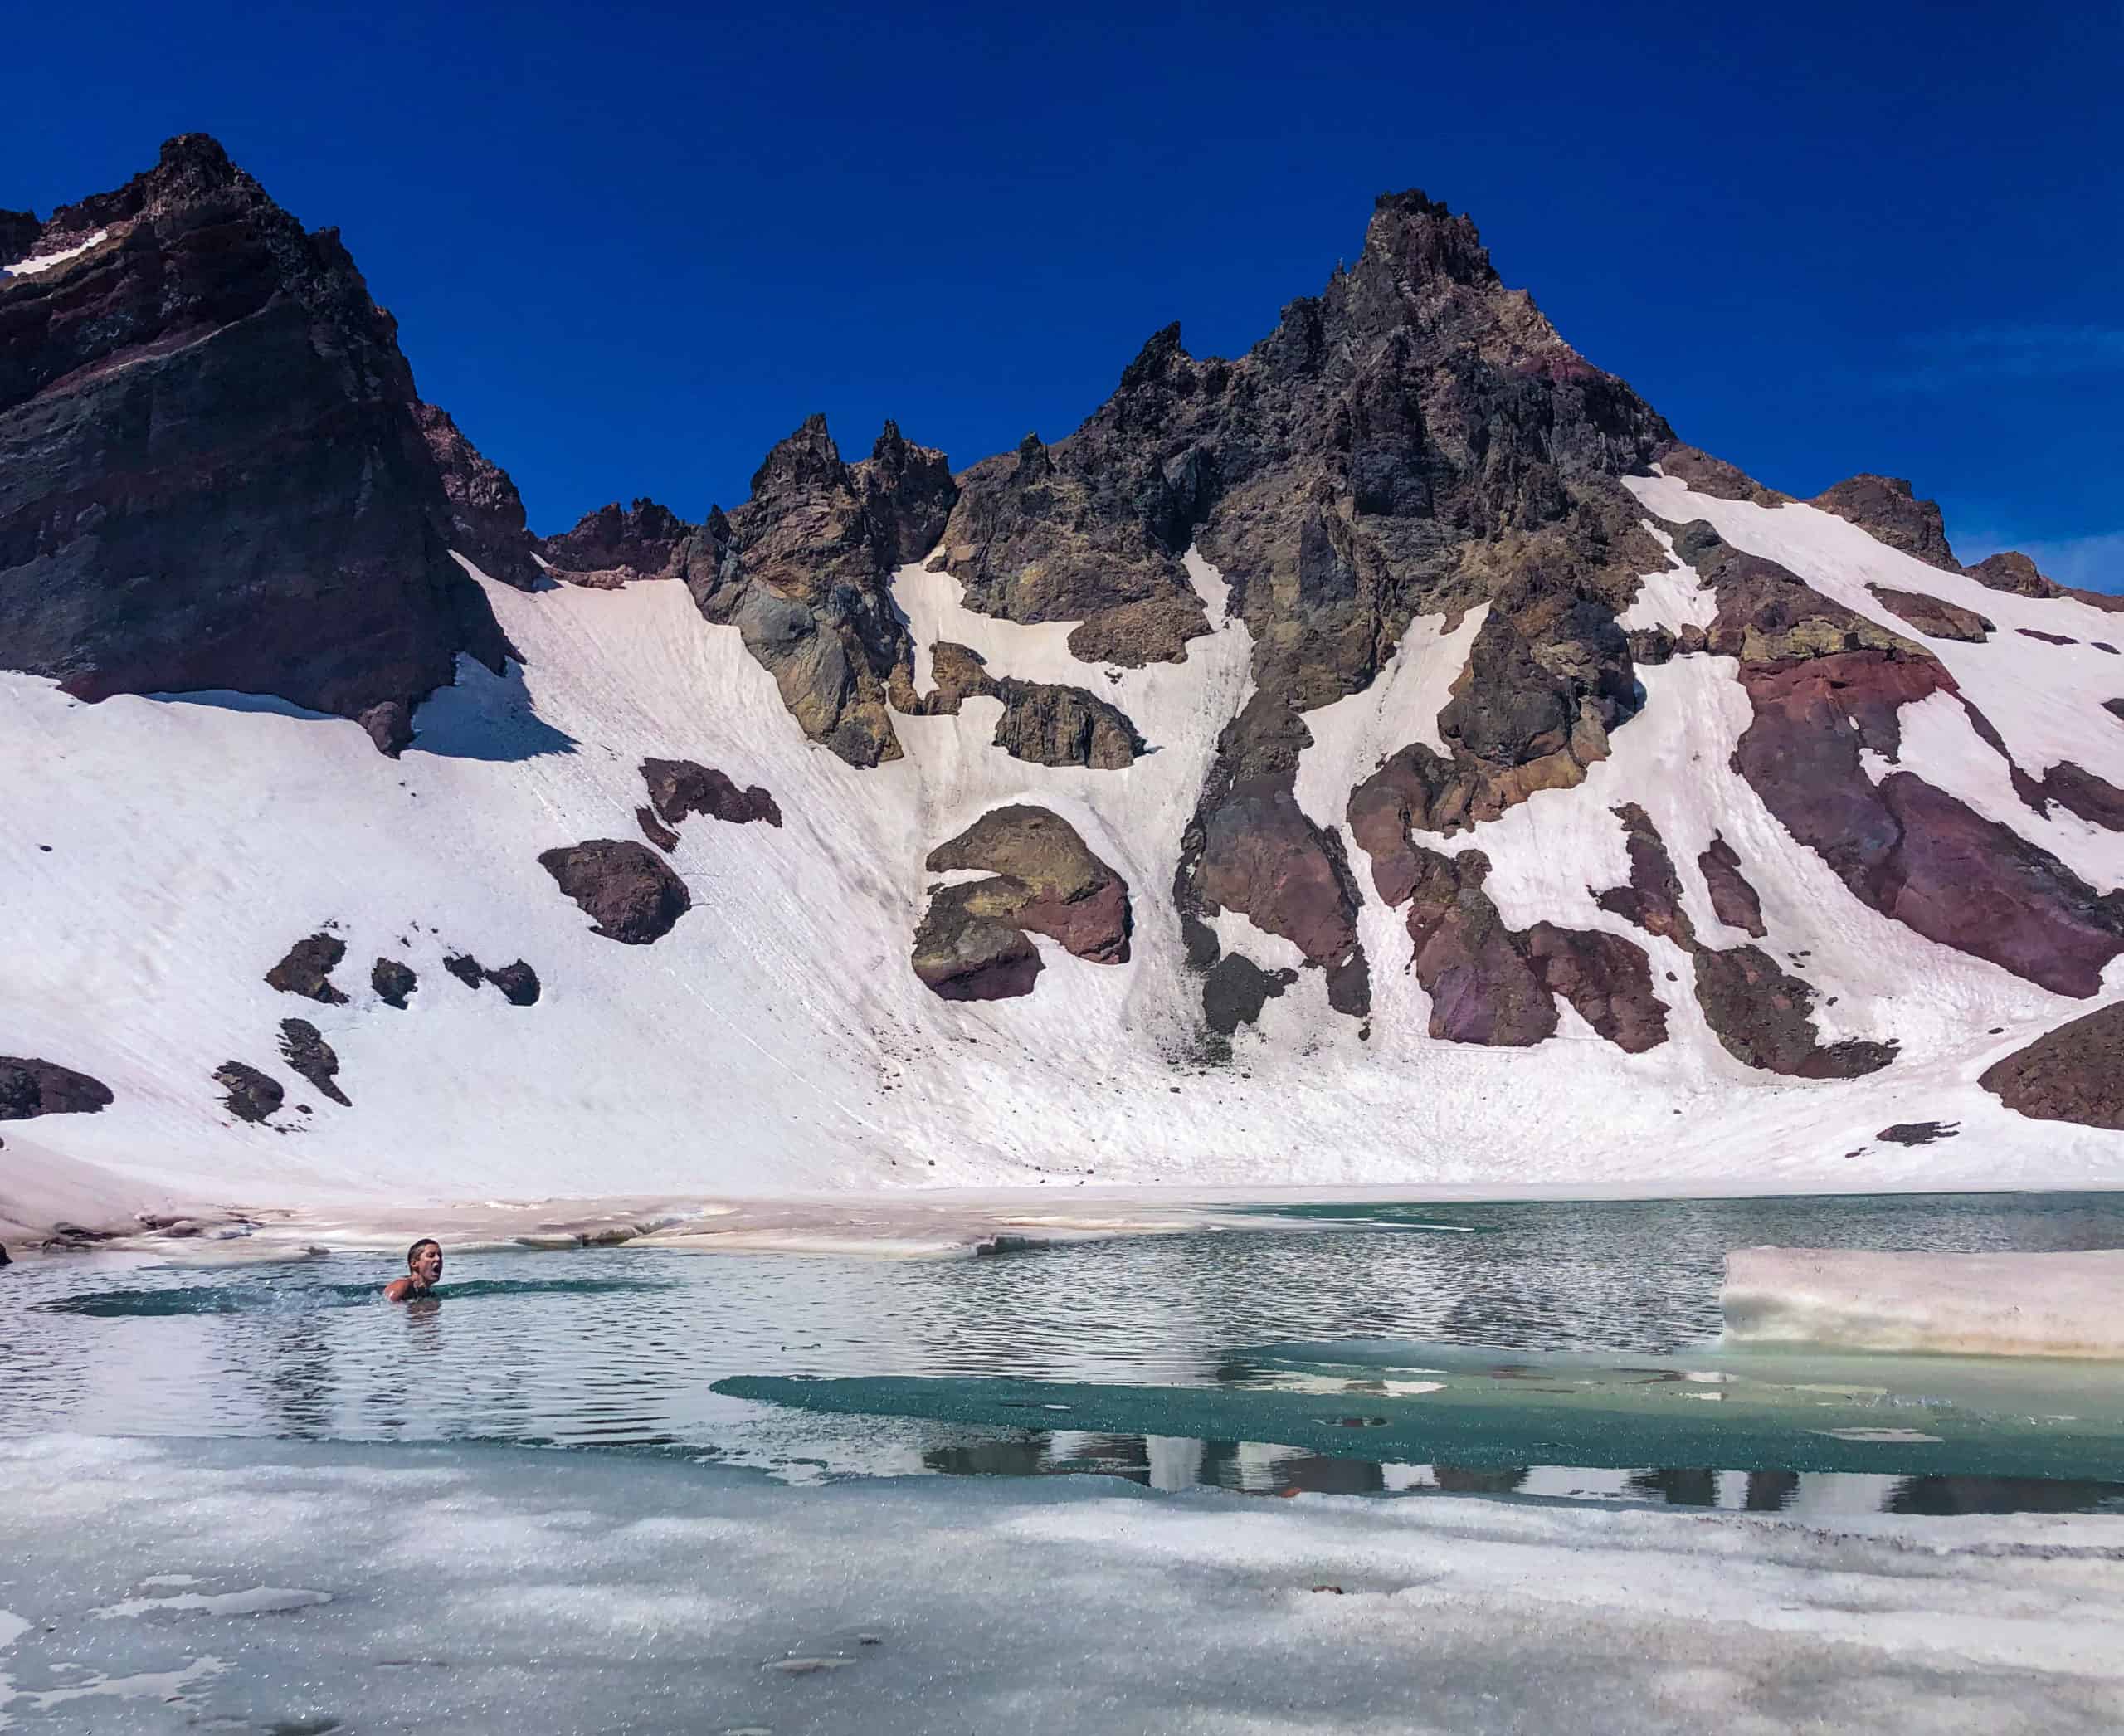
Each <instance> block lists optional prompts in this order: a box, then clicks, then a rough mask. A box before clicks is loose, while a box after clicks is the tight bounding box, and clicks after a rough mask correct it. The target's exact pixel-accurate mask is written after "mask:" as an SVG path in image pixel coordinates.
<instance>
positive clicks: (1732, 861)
mask: <svg viewBox="0 0 2124 1736" xmlns="http://www.w3.org/2000/svg"><path fill="white" fill-rule="evenodd" d="M1696 866H1697V868H1698V871H1699V872H1700V873H1702V875H1703V879H1704V884H1705V885H1707V886H1709V887H1710V888H1711V908H1712V909H1713V910H1715V911H1717V913H1718V919H1719V920H1720V921H1721V922H1722V923H1724V924H1726V925H1727V927H1728V928H1732V929H1740V930H1741V932H1742V934H1751V935H1753V936H1754V937H1755V938H1756V939H1757V940H1760V939H1762V937H1763V936H1764V934H1766V933H1767V932H1768V930H1767V929H1765V928H1764V927H1763V925H1762V900H1761V898H1760V897H1758V896H1757V895H1756V889H1755V888H1754V887H1753V886H1751V885H1749V884H1748V878H1747V876H1746V875H1745V874H1743V873H1742V871H1741V858H1740V857H1739V856H1738V855H1737V854H1736V853H1735V851H1734V849H1733V846H1732V845H1731V844H1728V843H1727V841H1726V840H1725V839H1724V837H1722V836H1717V835H1714V836H1712V840H1711V842H1710V844H1709V845H1708V846H1706V848H1705V849H1704V851H1703V854H1702V855H1700V856H1698V857H1697V859H1696Z"/></svg>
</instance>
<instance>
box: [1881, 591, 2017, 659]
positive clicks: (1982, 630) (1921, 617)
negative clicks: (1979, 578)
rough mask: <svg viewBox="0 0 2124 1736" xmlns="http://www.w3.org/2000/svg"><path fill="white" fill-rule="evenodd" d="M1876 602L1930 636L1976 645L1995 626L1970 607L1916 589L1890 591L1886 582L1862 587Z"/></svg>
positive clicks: (1994, 630) (1983, 639) (1988, 634)
mask: <svg viewBox="0 0 2124 1736" xmlns="http://www.w3.org/2000/svg"><path fill="white" fill-rule="evenodd" d="M1866 588H1867V589H1868V591H1871V592H1873V595H1874V597H1876V598H1878V600H1879V602H1880V604H1881V606H1882V607H1883V608H1886V609H1891V610H1893V611H1894V612H1895V613H1897V615H1900V616H1901V617H1902V618H1903V619H1904V620H1905V621H1907V622H1909V623H1910V624H1911V625H1912V627H1916V628H1917V631H1919V632H1921V633H1923V634H1924V635H1926V636H1927V637H1928V638H1932V639H1960V640H1963V641H1966V642H1968V643H1971V644H1979V645H1980V644H1981V643H1983V641H1985V639H1986V638H1988V637H1989V636H1990V635H1991V634H1993V633H1995V632H1996V631H1998V629H1997V628H1996V627H1994V626H1993V625H1992V623H1991V622H1990V621H1989V620H1988V619H1986V618H1985V617H1984V616H1982V615H1980V614H1978V613H1977V612H1976V611H1975V610H1974V609H1965V608H1963V607H1961V605H1960V604H1959V603H1952V602H1945V601H1943V600H1942V599H1941V598H1940V597H1927V596H1926V595H1925V594H1924V593H1923V592H1920V591H1896V590H1891V589H1890V588H1888V586H1886V585H1868V586H1867V587H1866Z"/></svg>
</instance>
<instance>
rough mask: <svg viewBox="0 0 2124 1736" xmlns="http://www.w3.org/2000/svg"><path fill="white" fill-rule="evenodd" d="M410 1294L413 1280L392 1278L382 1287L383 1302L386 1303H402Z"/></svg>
mask: <svg viewBox="0 0 2124 1736" xmlns="http://www.w3.org/2000/svg"><path fill="white" fill-rule="evenodd" d="M412 1294H413V1280H412V1279H411V1278H393V1279H392V1280H391V1281H390V1283H388V1284H387V1285H384V1286H383V1300H385V1301H387V1302H403V1301H404V1300H406V1298H407V1297H408V1296H410V1295H412Z"/></svg>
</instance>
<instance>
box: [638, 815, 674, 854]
mask: <svg viewBox="0 0 2124 1736" xmlns="http://www.w3.org/2000/svg"><path fill="white" fill-rule="evenodd" d="M634 823H635V824H636V825H637V826H639V827H641V835H642V836H644V837H645V838H646V839H648V840H649V841H650V843H652V844H654V845H655V846H656V847H657V848H658V849H659V850H660V851H663V852H664V854H665V855H666V856H669V855H670V853H671V852H672V851H675V850H676V849H677V848H678V847H679V835H678V833H676V832H675V831H672V830H671V828H670V827H668V826H666V825H665V823H664V822H662V821H661V820H660V819H658V818H657V817H656V810H655V808H653V807H647V806H644V807H637V808H636V810H635V811H634Z"/></svg>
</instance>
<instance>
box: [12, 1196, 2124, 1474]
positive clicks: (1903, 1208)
mask: <svg viewBox="0 0 2124 1736" xmlns="http://www.w3.org/2000/svg"><path fill="white" fill-rule="evenodd" d="M1239 1216H1240V1217H1243V1218H1244V1219H1245V1221H1246V1222H1249V1223H1250V1224H1251V1225H1254V1226H1258V1227H1249V1228H1245V1229H1240V1228H1232V1229H1225V1230H1206V1231H1200V1232H1191V1233H1189V1234H1186V1235H1181V1236H1160V1237H1146V1238H1138V1239H1133V1240H1128V1241H1113V1242H1104V1243H1093V1244H1083V1245H1079V1246H1065V1247H1058V1248H1052V1249H1043V1250H1035V1251H1025V1252H1021V1253H1012V1254H1006V1255H1003V1256H999V1257H996V1258H994V1259H988V1260H979V1261H954V1262H900V1261H863V1260H852V1259H840V1258H825V1257H795V1256H782V1255H751V1256H746V1255H714V1256H707V1255H698V1254H689V1253H682V1252H678V1251H659V1250H655V1249H654V1248H647V1247H620V1248H611V1249H598V1250H582V1251H567V1252H540V1253H530V1252H509V1253H493V1254H468V1253H461V1252H456V1251H453V1252H452V1253H451V1261H450V1276H451V1280H452V1281H451V1283H449V1284H448V1285H446V1286H445V1289H444V1290H443V1292H442V1293H441V1295H440V1296H438V1297H437V1298H436V1299H433V1300H429V1301H426V1302H423V1303H421V1304H415V1305H412V1306H406V1307H397V1308H394V1307H391V1306H388V1305H386V1304H382V1303H380V1302H378V1301H377V1300H375V1297H376V1291H377V1290H378V1288H379V1287H380V1286H381V1285H382V1283H383V1282H384V1281H385V1280H387V1278H388V1277H390V1276H391V1275H392V1273H393V1265H392V1261H388V1260H387V1259H385V1258H382V1257H381V1256H378V1257H374V1258H371V1257H368V1256H343V1255H342V1256H330V1257H326V1258H321V1259H315V1260H309V1261H289V1262H284V1263H280V1264H277V1265H241V1266H238V1267H234V1268H229V1267H222V1268H214V1269H206V1268H184V1267H175V1266H148V1265H142V1264H139V1263H124V1264H120V1263H105V1262H103V1261H66V1260H61V1259H53V1260H50V1261H41V1262H37V1263H35V1264H33V1265H32V1264H29V1263H24V1264H22V1265H17V1266H15V1267H12V1268H10V1269H9V1270H7V1271H6V1272H5V1273H4V1274H0V1393H3V1394H4V1395H5V1397H4V1401H0V1432H5V1433H26V1432H31V1431H43V1430H51V1429H68V1430H78V1431H85V1432H95V1433H119V1434H127V1433H130V1434H148V1435H193V1436H261V1435H262V1436H295V1437H302V1438H313V1439H338V1440H364V1441H367V1440H470V1439H480V1440H493V1441H511V1442H517V1443H523V1444H532V1445H540V1446H563V1447H591V1446H598V1447H607V1448H621V1449H626V1450H632V1451H662V1452H670V1453H681V1454H689V1455H694V1456H701V1457H706V1458H713V1459H716V1460H723V1461H726V1462H730V1463H735V1464H741V1465H759V1466H763V1467H766V1468H768V1469H771V1470H774V1471H775V1472H777V1474H779V1475H784V1476H788V1477H792V1478H806V1477H816V1476H836V1475H865V1474H877V1473H904V1472H929V1473H946V1474H951V1473H1003V1474H1026V1475H1045V1474H1050V1473H1054V1472H1059V1471H1071V1470H1099V1471H1104V1472H1107V1473H1109V1474H1113V1475H1124V1476H1128V1477H1131V1478H1133V1480H1137V1481H1139V1482H1147V1483H1152V1484H1156V1485H1160V1486H1181V1485H1186V1484H1187V1483H1191V1482H1207V1483H1216V1484H1221V1485H1227V1486H1231V1487H1235V1488H1242V1489H1250V1490H1262V1491H1264V1492H1271V1491H1274V1490H1282V1489H1288V1488H1315V1487H1318V1488H1333V1489H1346V1490H1380V1491H1393V1490H1492V1491H1503V1490H1514V1491H1517V1492H1519V1493H1521V1494H1538V1495H1554V1496H1557V1497H1560V1498H1565V1499H1574V1498H1575V1499H1614V1500H1667V1501H1677V1502H1689V1503H1697V1504H1726V1505H1756V1506H1797V1507H1800V1508H1802V1509H1808V1508H1813V1509H1821V1508H1823V1507H1824V1506H1826V1507H1829V1508H1838V1509H1858V1510H1870V1509H1880V1508H1883V1507H1898V1506H1900V1507H1906V1508H1916V1509H1922V1510H1928V1511H1929V1510H1962V1509H1985V1510H2010V1509H2018V1508H2039V1509H2074V1508H2089V1507H2096V1506H2102V1505H2107V1504H2117V1503H2118V1502H2119V1501H2120V1499H2124V1414H2120V1409H2121V1408H2124V1407H2120V1400H2119V1397H2118V1389H2119V1388H2120V1387H2124V1380H2119V1379H2118V1378H2117V1374H2118V1373H2119V1371H2117V1370H2116V1369H2114V1368H2106V1367H2103V1366H2102V1365H2092V1364H2068V1363H1973V1362H1967V1361H1962V1360H1958V1359H1945V1358H1906V1357H1885V1356H1883V1357H1863V1358H1853V1357H1839V1358H1826V1357H1813V1358H1807V1357H1794V1356H1790V1355H1785V1354H1779V1355H1775V1356H1772V1355H1768V1354H1766V1353H1751V1354H1749V1355H1746V1356H1742V1355H1736V1354H1730V1353H1717V1352H1716V1351H1714V1350H1711V1349H1708V1348H1706V1347H1707V1346H1709V1345H1711V1344H1712V1341H1713V1340H1714V1339H1715V1338H1716V1335H1717V1329H1718V1324H1719V1322H1718V1314H1717V1285H1718V1280H1719V1272H1720V1261H1721V1260H1722V1256H1723V1255H1724V1253H1725V1251H1727V1249H1728V1248H1731V1247H1734V1246H1748V1245H1752V1244H1758V1243H1764V1242H1782V1243H1785V1244H1787V1245H1806V1246H1839V1245H1841V1246H1871V1247H1882V1248H1911V1249H1927V1250H1932V1251H1989V1250H1999V1249H2019V1250H2024V1251H2055V1250H2061V1249H2071V1248H2083V1247H2094V1246H2118V1245H2120V1244H2124V1197H2119V1196H2117V1195H2003V1196H1937V1197H1881V1198H1866V1199H1817V1200H1790V1199H1784V1200H1769V1201H1703V1202H1686V1201H1685V1202H1597V1203H1542V1204H1510V1205H1467V1204H1454V1205H1450V1206H1440V1205H1434V1204H1420V1205H1413V1204H1412V1205H1398V1204H1391V1203H1388V1204H1381V1203H1377V1202H1367V1203H1365V1204H1362V1205H1337V1206H1314V1207H1303V1208H1298V1210H1296V1211H1294V1212H1293V1211H1283V1212H1279V1213H1277V1214H1275V1216H1274V1221H1273V1222H1265V1223H1264V1214H1262V1213H1261V1212H1255V1211H1249V1212H1245V1213H1243V1214H1239Z"/></svg>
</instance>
